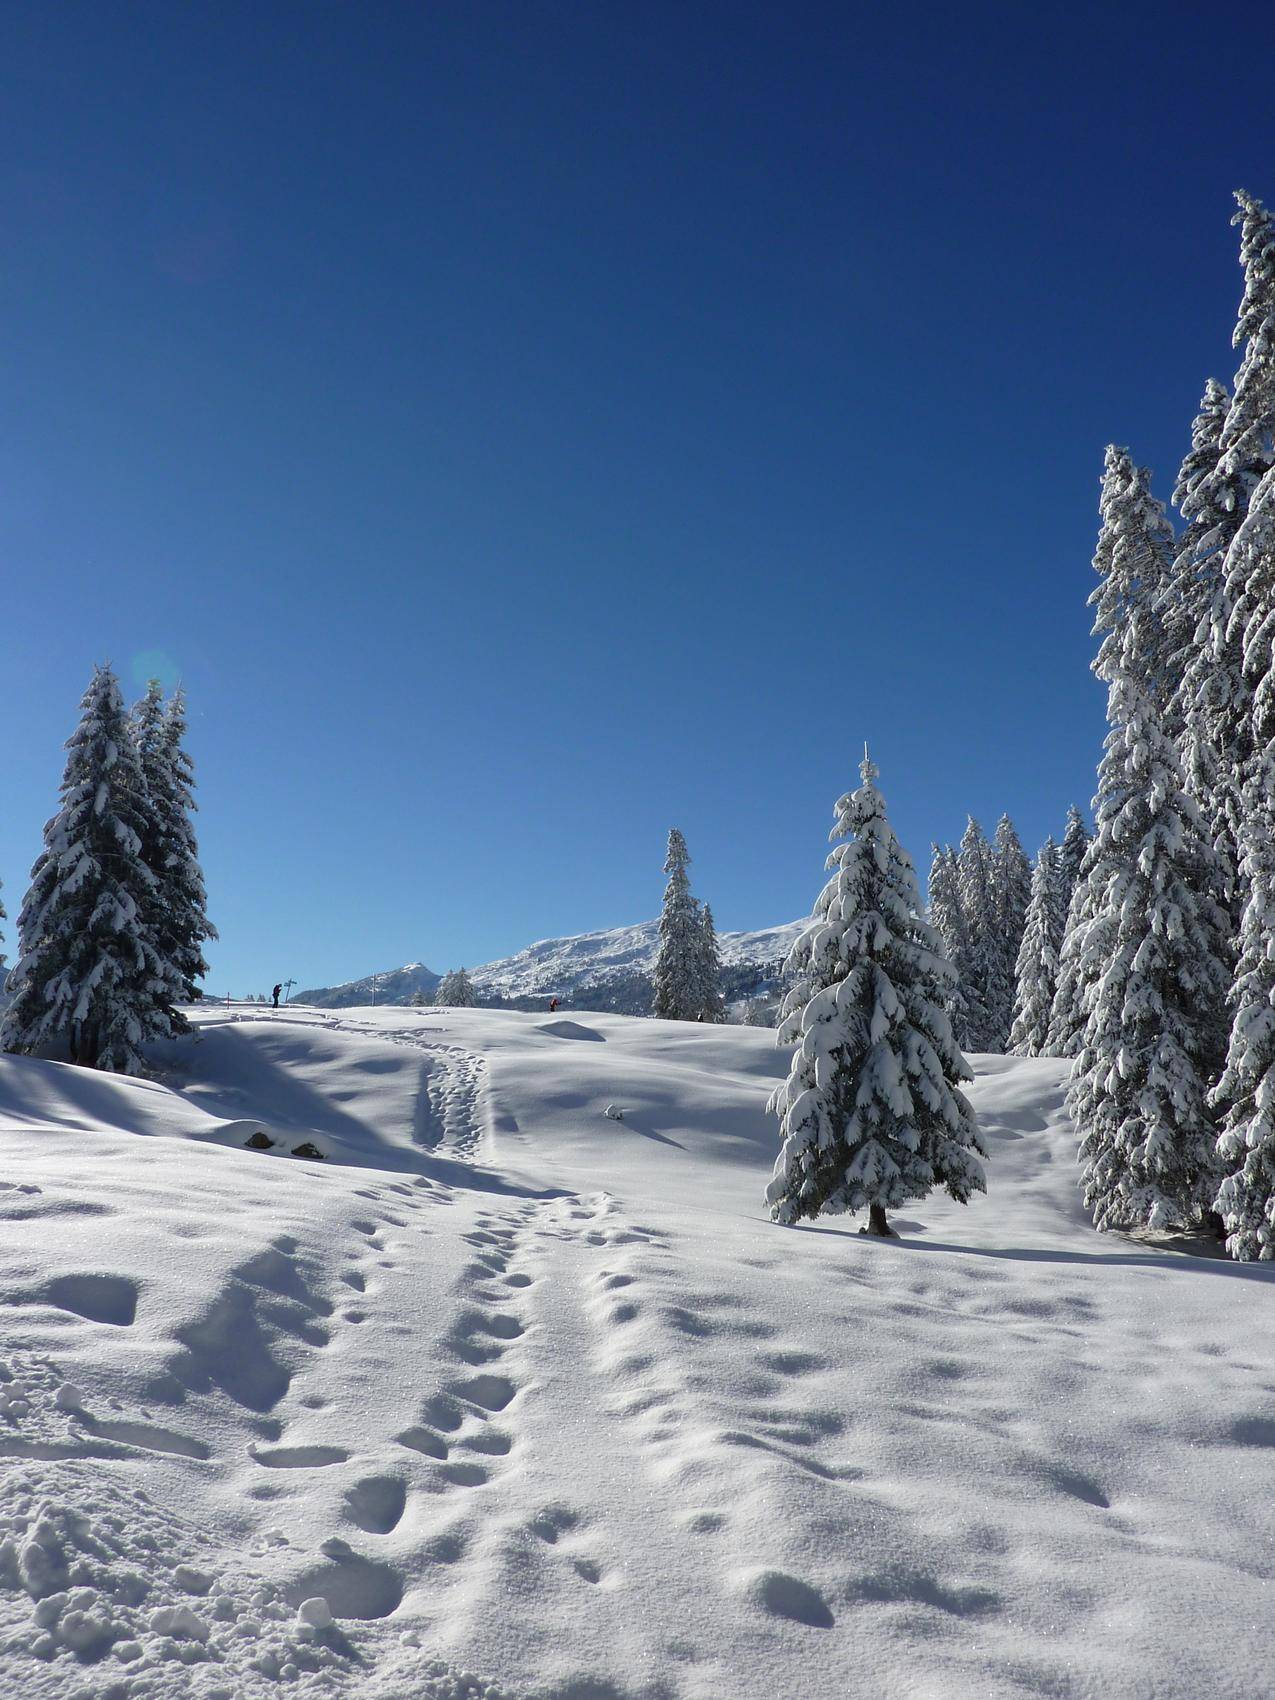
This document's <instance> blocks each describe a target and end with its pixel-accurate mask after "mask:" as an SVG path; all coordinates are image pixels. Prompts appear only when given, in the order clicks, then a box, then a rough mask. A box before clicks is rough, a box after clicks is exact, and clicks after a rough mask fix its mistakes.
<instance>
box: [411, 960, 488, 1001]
mask: <svg viewBox="0 0 1275 1700" xmlns="http://www.w3.org/2000/svg"><path fill="white" fill-rule="evenodd" d="M421 1002H422V1003H424V1002H425V999H424V997H423V996H422V997H421ZM434 1002H435V1003H436V1004H441V1005H443V1006H445V1007H446V1008H448V1009H472V1008H473V1007H474V1005H475V1004H476V1003H477V1002H478V994H477V993H476V992H475V991H474V982H473V981H472V980H471V979H470V977H469V974H468V973H467V971H466V970H465V969H464V968H452V969H450V970H449V971H448V972H447V973H446V974H444V975H443V977H442V979H441V980H440V981H439V982H438V989H437V990H436V991H435V993H434Z"/></svg>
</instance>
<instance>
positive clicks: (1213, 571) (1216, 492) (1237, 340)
mask: <svg viewBox="0 0 1275 1700" xmlns="http://www.w3.org/2000/svg"><path fill="white" fill-rule="evenodd" d="M1235 198H1236V201H1237V202H1238V204H1239V210H1238V212H1237V213H1236V215H1235V218H1234V220H1233V221H1232V222H1233V223H1236V224H1239V225H1240V226H1241V236H1240V264H1241V265H1242V266H1243V268H1244V295H1243V299H1242V301H1241V303H1240V311H1239V316H1238V319H1237V321H1236V325H1235V333H1234V337H1233V339H1232V340H1233V342H1234V344H1235V346H1236V347H1237V348H1239V347H1242V348H1243V350H1244V352H1243V355H1242V356H1241V360H1240V366H1239V370H1238V371H1237V372H1236V374H1235V383H1234V389H1233V395H1232V397H1231V401H1230V405H1229V407H1228V408H1227V410H1226V418H1225V422H1224V424H1223V426H1222V429H1221V432H1220V433H1219V436H1218V444H1217V458H1216V461H1215V463H1214V465H1213V467H1212V469H1211V470H1207V471H1203V472H1199V473H1193V475H1192V477H1191V478H1190V480H1189V488H1187V489H1186V490H1184V493H1183V498H1182V502H1181V512H1182V515H1183V518H1184V519H1185V520H1186V521H1187V522H1188V538H1190V539H1192V540H1193V543H1194V548H1193V552H1192V555H1191V558H1190V567H1191V569H1192V570H1193V571H1194V573H1195V575H1196V578H1197V579H1198V580H1199V581H1200V583H1201V585H1202V586H1203V587H1204V590H1203V592H1202V595H1206V596H1207V601H1208V610H1207V617H1206V618H1205V619H1203V620H1202V621H1201V623H1200V627H1199V631H1198V634H1197V641H1196V643H1195V646H1194V650H1193V652H1192V654H1191V655H1190V657H1189V659H1188V663H1187V666H1186V668H1185V670H1184V676H1183V681H1182V685H1181V690H1180V695H1181V697H1182V700H1183V702H1184V704H1185V705H1187V706H1189V707H1193V708H1194V709H1196V710H1197V711H1198V713H1199V715H1200V724H1199V728H1198V731H1199V734H1200V749H1199V750H1197V752H1196V755H1195V758H1194V761H1193V771H1194V772H1195V773H1198V774H1199V776H1200V777H1199V784H1200V785H1201V786H1202V787H1203V788H1205V789H1206V790H1207V793H1208V794H1207V795H1206V796H1204V797H1203V798H1202V799H1201V801H1202V805H1203V807H1204V809H1205V812H1206V816H1207V819H1208V822H1209V827H1210V831H1211V833H1212V836H1213V838H1214V840H1215V842H1216V843H1217V844H1218V845H1219V846H1220V847H1221V848H1222V850H1223V854H1224V860H1225V862H1226V863H1227V864H1228V865H1229V867H1230V868H1231V869H1233V870H1237V869H1238V867H1239V864H1240V860H1241V848H1240V836H1241V823H1242V820H1243V815H1244V799H1243V796H1242V790H1243V784H1244V781H1243V778H1242V777H1241V776H1242V775H1244V774H1246V773H1247V772H1248V771H1249V769H1250V768H1251V766H1252V764H1253V762H1254V760H1255V759H1260V752H1258V751H1257V750H1256V749H1255V746H1254V743H1253V724H1252V689H1253V678H1252V674H1251V672H1249V670H1248V669H1247V667H1246V663H1245V658H1244V653H1243V651H1244V644H1245V634H1246V633H1250V634H1251V633H1252V631H1253V629H1254V628H1253V621H1252V618H1251V611H1250V609H1249V608H1248V607H1247V606H1237V602H1239V603H1243V601H1244V584H1243V580H1242V576H1237V575H1236V574H1235V573H1234V572H1233V571H1232V570H1231V566H1230V563H1229V560H1228V556H1229V551H1230V549H1231V547H1232V545H1233V543H1234V542H1235V539H1236V535H1237V533H1238V532H1239V530H1240V527H1241V526H1242V525H1243V523H1244V519H1245V516H1246V515H1247V513H1248V510H1249V506H1250V503H1251V501H1252V499H1253V493H1254V492H1255V490H1256V489H1257V487H1258V485H1259V484H1260V483H1261V482H1262V480H1263V479H1264V478H1265V477H1266V475H1267V473H1268V472H1269V471H1270V470H1271V467H1272V466H1273V465H1275V218H1273V217H1272V215H1271V214H1270V213H1269V212H1268V211H1267V210H1266V208H1265V207H1264V206H1263V205H1262V203H1261V202H1260V201H1258V200H1255V199H1254V197H1253V196H1251V195H1249V194H1247V193H1245V192H1244V191H1243V190H1240V191H1238V192H1237V194H1236V197H1235ZM1219 389H1220V386H1219ZM1206 394H1207V392H1206ZM1213 400H1214V405H1215V406H1216V405H1218V404H1219V403H1220V398H1219V397H1214V398H1213ZM1211 423H1212V422H1211V421H1210V424H1209V427H1208V428H1209V429H1211ZM1201 453H1202V457H1206V456H1207V444H1206V443H1205V444H1202V450H1201ZM1250 641H1251V640H1250ZM1184 717H1185V716H1184ZM1246 899H1247V893H1246V892H1245V890H1244V889H1243V885H1242V882H1240V881H1238V880H1237V881H1236V883H1235V885H1234V888H1233V893H1232V897H1231V903H1230V908H1231V913H1232V917H1233V918H1234V919H1235V920H1238V918H1239V915H1240V913H1241V911H1242V909H1243V907H1244V904H1245V902H1246Z"/></svg>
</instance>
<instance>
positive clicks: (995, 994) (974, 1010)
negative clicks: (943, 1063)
mask: <svg viewBox="0 0 1275 1700" xmlns="http://www.w3.org/2000/svg"><path fill="white" fill-rule="evenodd" d="M956 868H957V881H958V890H959V895H960V904H961V912H962V914H963V915H964V917H965V932H966V940H967V943H966V948H967V950H968V953H969V954H968V958H967V960H965V961H963V962H960V963H958V965H957V971H958V973H959V975H960V984H961V990H962V992H963V994H964V997H965V1006H966V1007H965V1031H964V1034H963V1037H962V1041H961V1042H962V1044H963V1045H964V1047H965V1048H966V1049H967V1050H971V1051H1000V1050H1003V1049H1004V1048H1005V1040H1006V1038H1007V1036H1008V1033H1009V1021H1008V1018H1007V1015H1006V1012H1007V1011H1008V1010H1011V1009H1012V1007H1013V1000H1014V991H1013V980H1012V978H1011V975H1010V965H1009V962H1008V961H1007V959H1006V955H1005V952H1004V950H1003V949H1002V946H1001V938H1000V931H999V928H1000V912H999V904H998V901H997V895H996V861H995V853H994V851H993V849H992V846H991V845H990V844H989V843H988V842H987V839H986V837H985V836H984V834H983V829H982V827H981V826H980V825H979V824H978V822H977V821H976V820H975V819H974V817H973V816H972V815H971V816H970V817H969V821H968V824H967V825H966V828H965V831H964V833H963V834H962V836H961V848H960V851H959V853H958V855H957V859H956Z"/></svg>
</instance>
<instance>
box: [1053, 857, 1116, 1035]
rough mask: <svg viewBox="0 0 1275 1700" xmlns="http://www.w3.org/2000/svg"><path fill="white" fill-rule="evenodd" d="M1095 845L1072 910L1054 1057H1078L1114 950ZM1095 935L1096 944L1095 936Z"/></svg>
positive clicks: (1061, 964) (1061, 967) (1057, 997)
mask: <svg viewBox="0 0 1275 1700" xmlns="http://www.w3.org/2000/svg"><path fill="white" fill-rule="evenodd" d="M1096 843H1097V840H1096V839H1095V840H1091V841H1090V844H1089V848H1088V850H1087V851H1086V852H1085V860H1084V863H1083V864H1082V867H1081V874H1080V878H1079V880H1077V882H1076V886H1075V889H1074V890H1073V892H1072V894H1071V902H1070V903H1069V904H1068V906H1067V920H1066V923H1065V924H1064V926H1063V942H1062V949H1061V950H1060V951H1059V953H1058V977H1057V981H1056V984H1055V987H1054V1002H1053V1007H1052V1009H1051V1010H1050V1012H1049V1032H1048V1035H1047V1037H1046V1041H1045V1053H1044V1054H1045V1055H1046V1056H1048V1057H1074V1056H1075V1055H1076V1053H1077V1052H1078V1051H1079V1050H1080V1046H1081V1041H1082V1040H1083V1038H1084V1032H1085V1023H1086V1021H1087V1020H1088V1019H1089V993H1090V989H1091V987H1092V984H1093V981H1094V978H1095V977H1096V975H1097V972H1098V969H1099V966H1100V964H1101V963H1102V962H1103V961H1104V960H1105V957H1106V953H1107V950H1108V949H1109V947H1110V939H1111V925H1110V921H1109V919H1108V918H1107V917H1106V916H1105V915H1100V914H1099V913H1098V902H1097V899H1098V895H1099V891H1100V887H1099V884H1098V882H1097V881H1094V882H1093V883H1091V879H1090V876H1091V875H1092V873H1093V869H1094V862H1095V859H1096V855H1097V851H1096V849H1095V845H1096ZM1091 933H1092V934H1093V935H1094V936H1093V938H1092V940H1091V938H1090V934H1091Z"/></svg>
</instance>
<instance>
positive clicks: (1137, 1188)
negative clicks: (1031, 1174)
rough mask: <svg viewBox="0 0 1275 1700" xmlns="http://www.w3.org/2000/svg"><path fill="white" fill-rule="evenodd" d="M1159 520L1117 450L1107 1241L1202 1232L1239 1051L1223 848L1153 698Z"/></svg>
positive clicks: (1102, 1172)
mask: <svg viewBox="0 0 1275 1700" xmlns="http://www.w3.org/2000/svg"><path fill="white" fill-rule="evenodd" d="M1152 504H1154V498H1153V497H1152V496H1151V494H1150V489H1149V479H1148V476H1147V474H1146V473H1145V472H1144V471H1142V470H1140V469H1139V468H1137V467H1135V466H1134V464H1133V462H1132V460H1131V459H1130V458H1129V456H1128V454H1127V453H1126V452H1125V451H1123V450H1118V449H1109V450H1108V451H1107V460H1106V469H1105V474H1104V478H1103V489H1102V500H1101V504H1100V506H1101V513H1102V521H1103V524H1102V530H1101V533H1100V535H1099V542H1098V549H1097V552H1096V553H1095V556H1094V567H1095V570H1096V571H1097V572H1098V573H1099V574H1100V575H1101V578H1102V582H1101V584H1100V585H1099V587H1098V591H1097V593H1096V594H1095V596H1094V597H1093V598H1091V601H1093V602H1094V604H1095V607H1096V617H1095V626H1094V629H1095V632H1097V633H1102V634H1103V638H1102V643H1101V646H1100V648H1099V652H1098V657H1097V660H1096V661H1095V662H1094V671H1095V673H1096V674H1097V675H1098V677H1099V678H1100V679H1102V680H1104V682H1105V683H1106V684H1107V687H1108V701H1107V719H1108V724H1109V727H1110V730H1109V732H1108V734H1107V739H1106V743H1105V745H1104V754H1103V760H1102V765H1101V767H1100V769H1099V775H1098V797H1097V803H1096V817H1097V819H1096V827H1097V830H1096V834H1095V838H1094V843H1093V845H1092V846H1091V849H1090V853H1089V857H1088V858H1087V871H1086V885H1087V888H1088V891H1089V894H1090V902H1091V904H1092V911H1093V919H1092V921H1091V922H1090V924H1089V926H1088V927H1087V929H1086V933H1085V937H1084V941H1083V952H1082V960H1081V962H1080V964H1079V969H1080V977H1081V981H1082V984H1083V988H1084V999H1083V1001H1084V1008H1085V1012H1086V1022H1085V1029H1084V1035H1083V1039H1082V1042H1081V1048H1080V1051H1079V1054H1078V1055H1077V1057H1076V1061H1075V1064H1074V1066H1073V1070H1072V1079H1071V1086H1070V1090H1069V1092H1068V1099H1067V1102H1068V1108H1069V1110H1070V1112H1071V1115H1072V1117H1073V1119H1074V1120H1075V1123H1076V1126H1077V1128H1078V1130H1079V1133H1080V1157H1081V1162H1082V1165H1083V1176H1084V1196H1085V1203H1086V1205H1087V1207H1088V1208H1089V1209H1090V1211H1091V1212H1092V1213H1093V1218H1094V1223H1095V1226H1097V1227H1099V1228H1130V1227H1151V1228H1166V1227H1175V1226H1183V1225H1186V1224H1189V1223H1193V1222H1200V1221H1202V1220H1203V1219H1204V1218H1205V1217H1206V1215H1207V1214H1208V1212H1209V1210H1210V1208H1211V1205H1212V1202H1213V1198H1214V1194H1215V1192H1216V1189H1217V1182H1218V1174H1217V1166H1216V1158H1215V1154H1214V1144H1215V1130H1214V1128H1213V1125H1212V1120H1211V1116H1210V1113H1209V1109H1208V1106H1207V1103H1206V1093H1207V1091H1208V1087H1209V1083H1210V1080H1211V1079H1212V1078H1213V1077H1214V1075H1215V1073H1216V1070H1217V1067H1218V1064H1219V1061H1220V1055H1221V1048H1222V1044H1223V1041H1224V1037H1225V1029H1224V1024H1223V1020H1222V1003H1223V998H1224V996H1225V992H1226V987H1227V985H1228V983H1229V966H1228V962H1227V917H1226V914H1225V912H1224V910H1223V909H1222V908H1221V906H1220V905H1219V903H1218V902H1217V900H1216V896H1215V893H1216V892H1217V890H1218V884H1219V880H1218V866H1217V861H1216V858H1215V856H1214V854H1213V849H1212V845H1211V843H1210V841H1209V838H1208V835H1207V833H1206V831H1205V829H1204V826H1203V823H1202V822H1201V819H1200V816H1199V812H1198V810H1197V809H1196V807H1195V804H1194V802H1193V801H1192V799H1191V798H1190V797H1189V796H1188V795H1187V793H1186V790H1185V787H1184V784H1183V777H1182V769H1181V765H1180V761H1179V757H1178V752H1177V749H1176V748H1175V746H1174V744H1173V741H1172V740H1171V739H1170V738H1169V737H1168V736H1167V735H1166V733H1165V732H1164V730H1163V727H1162V725H1161V721H1160V710H1159V708H1158V706H1157V703H1156V700H1155V696H1154V695H1153V691H1152V688H1150V687H1149V682H1148V666H1147V663H1148V657H1149V656H1152V655H1154V654H1155V646H1156V644H1157V642H1158V637H1159V633H1160V630H1161V628H1160V625H1159V620H1158V616H1157V614H1156V611H1155V607H1154V597H1155V595H1156V594H1157V592H1158V587H1159V582H1160V581H1159V579H1158V577H1156V575H1155V571H1154V564H1153V561H1154V551H1152V552H1149V550H1148V539H1149V538H1150V539H1151V540H1152V541H1153V542H1154V540H1155V539H1156V538H1157V537H1158V535H1159V525H1158V521H1157V516H1156V515H1155V512H1154V508H1153V506H1152ZM1156 505H1157V506H1158V504H1156ZM1154 682H1155V675H1154V674H1152V679H1151V685H1153V684H1154Z"/></svg>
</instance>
